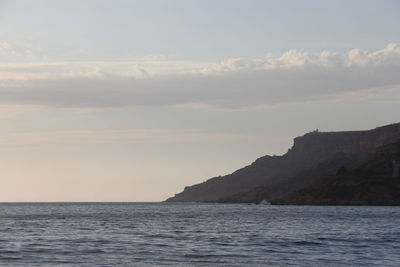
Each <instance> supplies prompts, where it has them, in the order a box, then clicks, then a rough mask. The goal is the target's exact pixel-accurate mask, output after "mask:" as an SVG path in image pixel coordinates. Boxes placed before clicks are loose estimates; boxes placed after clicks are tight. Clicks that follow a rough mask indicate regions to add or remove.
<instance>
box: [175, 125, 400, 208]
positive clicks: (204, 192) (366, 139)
mask: <svg viewBox="0 0 400 267" xmlns="http://www.w3.org/2000/svg"><path fill="white" fill-rule="evenodd" d="M399 138H400V123H397V124H392V125H387V126H383V127H379V128H376V129H373V130H369V131H350V132H317V131H315V132H311V133H307V134H305V135H304V136H301V137H296V138H295V139H294V145H293V147H292V148H291V149H289V151H288V152H287V153H286V154H284V155H283V156H274V157H271V156H264V157H261V158H259V159H257V160H256V161H255V162H254V163H252V164H251V165H249V166H246V167H244V168H242V169H240V170H238V171H235V172H234V173H232V174H229V175H226V176H222V177H221V176H220V177H214V178H211V179H209V180H207V181H205V182H203V183H201V184H197V185H193V186H190V187H186V188H185V189H184V191H183V192H181V193H179V194H176V195H175V196H174V197H171V198H169V199H168V200H167V201H171V202H187V201H190V202H192V201H196V202H221V201H227V199H231V200H233V199H235V197H236V199H237V196H239V195H242V196H243V194H244V193H246V192H249V191H251V190H255V189H256V190H258V189H260V188H264V189H263V190H267V191H268V190H269V191H271V190H272V189H271V188H274V190H272V191H274V192H278V191H279V192H281V194H286V193H288V192H287V191H288V190H295V189H298V188H299V187H304V186H307V185H309V184H310V183H312V182H314V180H315V179H317V178H316V177H318V176H319V175H322V172H323V171H324V169H323V167H319V165H320V164H328V165H329V164H331V165H329V166H330V168H331V169H334V168H336V167H337V166H338V165H335V163H334V162H335V161H336V162H341V163H340V164H343V161H346V162H347V161H349V163H348V164H350V162H351V163H354V162H355V161H357V160H360V159H362V158H364V157H366V156H367V155H368V154H370V153H372V152H374V151H375V150H376V149H377V148H378V147H380V146H382V145H385V144H390V143H392V142H395V141H396V140H397V139H399ZM349 159H352V160H349ZM337 164H339V163H337ZM313 169H314V175H313V176H312V177H314V178H313V179H308V178H305V177H309V176H307V175H306V174H304V173H306V172H307V171H311V172H312V171H313ZM315 173H318V175H317V174H315ZM296 176H297V179H296ZM299 177H300V178H299ZM301 177H303V178H301ZM301 179H303V180H301ZM307 179H308V180H309V181H308V182H304V181H306V180H307ZM290 184H298V185H299V186H297V187H293V186H290ZM283 185H285V186H283ZM266 188H269V189H266ZM284 188H287V189H284ZM275 197H276V196H275ZM234 202H236V201H234Z"/></svg>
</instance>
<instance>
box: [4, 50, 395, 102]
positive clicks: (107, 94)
mask: <svg viewBox="0 0 400 267" xmlns="http://www.w3.org/2000/svg"><path fill="white" fill-rule="evenodd" d="M398 73H400V47H399V46H398V45H396V44H389V45H387V46H386V47H385V48H384V49H382V50H378V51H374V52H368V51H362V50H359V49H353V50H351V51H349V52H348V53H347V54H345V55H340V54H337V53H334V52H327V51H325V52H321V53H319V54H310V53H306V52H304V51H298V50H290V51H287V52H286V53H284V54H282V55H281V56H278V57H274V56H272V55H267V56H265V57H262V58H255V59H241V58H231V59H228V60H226V61H224V62H221V63H212V62H185V61H183V62H182V61H162V60H161V61H157V60H149V61H135V62H63V63H48V64H45V63H43V64H2V65H0V75H1V76H0V77H1V78H0V104H30V105H42V106H53V107H54V106H55V107H68V108H107V107H135V106H163V105H165V106H170V105H194V106H197V107H199V106H203V107H219V108H233V109H235V108H243V107H254V106H268V105H276V104H281V103H290V102H299V101H300V102H301V101H309V100H310V99H319V98H323V97H327V96H332V95H339V94H341V95H343V94H344V93H349V92H356V91H359V90H366V89H371V88H386V87H388V86H391V88H392V90H400V89H399V88H400V87H399V86H398V85H400V75H398ZM393 88H397V89H393ZM374 93H376V92H374Z"/></svg>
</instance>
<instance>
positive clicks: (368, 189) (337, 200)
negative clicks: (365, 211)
mask: <svg viewBox="0 0 400 267" xmlns="http://www.w3.org/2000/svg"><path fill="white" fill-rule="evenodd" d="M399 168H400V139H399V141H398V142H396V143H394V144H389V145H385V146H383V147H381V148H380V149H378V150H377V152H375V153H374V154H373V155H372V156H371V157H370V158H369V159H368V160H365V161H364V162H362V163H360V164H359V166H356V167H354V168H350V169H348V168H346V167H343V166H342V167H340V168H339V169H338V170H337V171H336V173H335V174H331V175H328V176H326V177H324V178H322V179H320V180H318V181H316V182H315V183H314V184H312V185H311V186H308V187H306V188H304V189H300V190H297V191H295V192H292V193H290V194H288V195H287V196H284V197H282V198H280V199H278V200H276V201H275V203H276V204H301V205H400V176H399Z"/></svg>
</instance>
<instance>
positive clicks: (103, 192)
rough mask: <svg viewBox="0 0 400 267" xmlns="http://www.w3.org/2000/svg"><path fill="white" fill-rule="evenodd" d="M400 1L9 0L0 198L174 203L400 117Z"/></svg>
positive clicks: (0, 79)
mask: <svg viewBox="0 0 400 267" xmlns="http://www.w3.org/2000/svg"><path fill="white" fill-rule="evenodd" d="M399 25H400V2H399V1H387V0H379V1H378V0H375V1H371V0H362V1H357V0H353V1H349V0H346V1H340V0H339V1H317V0H314V1H304V0H298V1H285V0H283V1H282V0H280V1H272V0H271V1H261V0H250V1H249V0H240V1H239V0H219V1H215V0H212V1H211V0H201V1H200V0H196V1H194V0H159V1H156V0H148V1H145V0H142V1H127V0H120V1H112V0H92V1H91V0H86V1H67V0H59V1H52V0H47V1H44V0H14V1H7V0H2V1H0V169H1V176H0V177H1V178H0V179H1V182H2V186H1V187H0V202H31V201H162V200H165V199H166V198H167V197H169V196H172V195H174V194H175V193H178V192H180V191H182V190H183V188H184V187H185V186H187V185H192V184H195V183H199V182H202V181H204V180H206V179H208V178H211V177H214V176H219V175H224V174H229V173H231V172H233V171H234V170H236V169H239V168H241V167H243V166H245V165H248V164H250V163H252V162H253V161H254V160H255V159H256V158H258V157H261V156H263V155H266V154H269V155H281V154H284V153H285V152H286V151H287V150H288V148H289V147H291V146H292V144H293V141H292V139H293V138H294V137H296V136H299V135H303V134H305V133H306V132H309V131H313V130H315V129H319V130H320V131H343V130H366V129H371V128H375V127H377V126H382V125H385V124H390V123H395V122H399V121H400V117H399V114H400V75H399V74H400V27H399Z"/></svg>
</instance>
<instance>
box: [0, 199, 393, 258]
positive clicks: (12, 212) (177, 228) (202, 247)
mask: <svg viewBox="0 0 400 267" xmlns="http://www.w3.org/2000/svg"><path fill="white" fill-rule="evenodd" d="M0 266H400V207H335V206H328V207H321V206H319V207H318V206H261V205H229V204H226V205H225V204H174V203H76V204H72V203H69V204H68V203H42V204H0Z"/></svg>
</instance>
